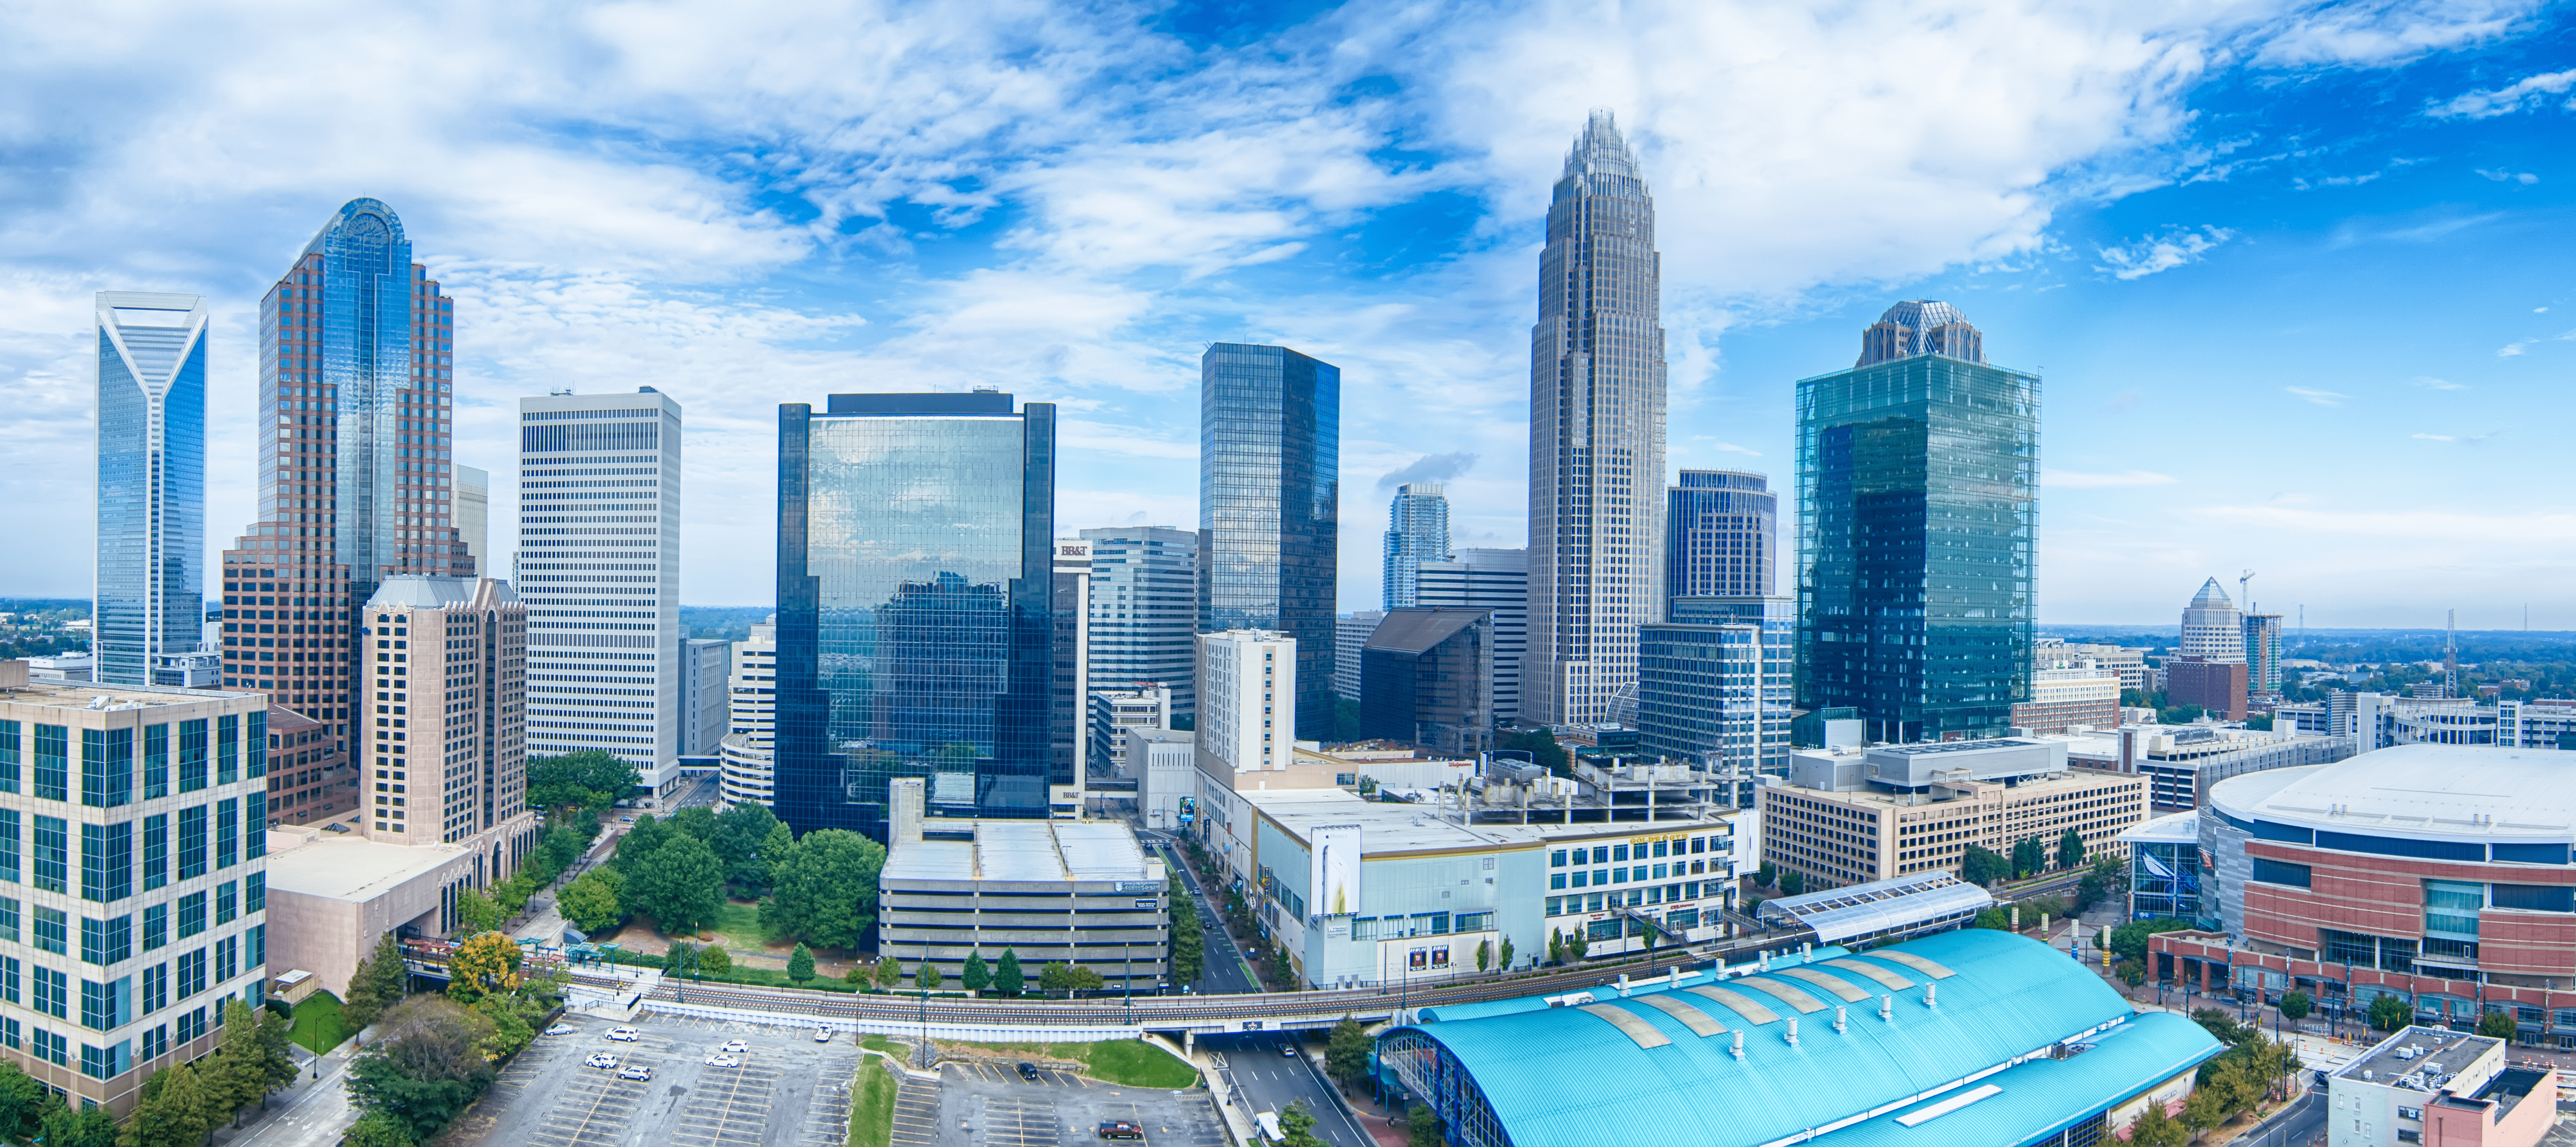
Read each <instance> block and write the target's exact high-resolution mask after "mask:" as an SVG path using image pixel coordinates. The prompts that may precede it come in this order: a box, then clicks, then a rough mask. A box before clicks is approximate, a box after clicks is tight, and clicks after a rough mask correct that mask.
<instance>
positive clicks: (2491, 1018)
mask: <svg viewBox="0 0 2576 1147" xmlns="http://www.w3.org/2000/svg"><path fill="white" fill-rule="evenodd" d="M2514 1031H2515V1028H2514V1022H2513V1016H2511V1015H2509V1014H2507V1013H2505V1012H2488V1013H2487V1014H2485V1015H2482V1016H2479V1017H2478V1034H2479V1035H2482V1036H2486V1037H2489V1038H2491V1039H2502V1040H2510V1039H2512V1038H2513V1037H2514Z"/></svg>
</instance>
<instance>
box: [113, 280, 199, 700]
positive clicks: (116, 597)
mask: <svg viewBox="0 0 2576 1147" xmlns="http://www.w3.org/2000/svg"><path fill="white" fill-rule="evenodd" d="M97 303H98V552H97V559H98V565H97V576H98V582H97V598H96V600H95V601H94V602H93V603H92V610H91V614H90V616H91V617H92V618H93V619H94V620H95V625H96V637H95V641H94V644H95V645H96V647H97V653H98V657H97V664H98V671H97V672H98V679H99V680H100V681H103V682H109V683H113V684H119V685H149V684H153V683H154V677H153V670H154V668H155V667H156V666H157V665H158V663H159V658H160V657H161V656H163V655H166V654H172V653H186V652H190V651H192V650H195V649H196V648H197V645H198V643H199V642H200V641H201V640H203V639H204V635H205V599H204V597H203V596H202V595H203V593H204V590H205V550H206V324H207V312H206V306H205V300H204V299H202V298H200V297H198V296H196V295H165V294H145V293H139V292H125V291H103V292H100V293H99V295H98V299H97Z"/></svg>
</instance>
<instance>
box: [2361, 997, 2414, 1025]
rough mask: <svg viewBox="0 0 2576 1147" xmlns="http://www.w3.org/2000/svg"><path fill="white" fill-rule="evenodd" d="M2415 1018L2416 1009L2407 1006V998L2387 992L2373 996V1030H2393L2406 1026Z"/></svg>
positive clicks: (2371, 1014) (2371, 1001)
mask: <svg viewBox="0 0 2576 1147" xmlns="http://www.w3.org/2000/svg"><path fill="white" fill-rule="evenodd" d="M2413 1018H2414V1009H2413V1008H2409V1007H2407V1006H2406V1001H2405V1000H2403V999H2400V998H2398V997H2396V996H2393V995H2387V994H2381V995H2377V996H2373V997H2371V1000H2370V1026H2371V1029H2372V1030H2373V1031H2384V1032H2393V1031H2396V1030H2397V1029H2399V1028H2402V1027H2405V1026H2406V1025H2407V1023H2408V1022H2409V1021H2411V1020H2412V1019H2413Z"/></svg>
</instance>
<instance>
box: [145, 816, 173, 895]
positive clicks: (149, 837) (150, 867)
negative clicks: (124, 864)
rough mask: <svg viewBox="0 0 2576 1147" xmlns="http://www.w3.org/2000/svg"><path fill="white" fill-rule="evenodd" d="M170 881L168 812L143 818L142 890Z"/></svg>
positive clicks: (147, 890)
mask: <svg viewBox="0 0 2576 1147" xmlns="http://www.w3.org/2000/svg"><path fill="white" fill-rule="evenodd" d="M168 883H170V814H168V813H162V814H160V815H158V816H147V817H144V818H143V890H144V891H146V892H149V891H151V890H153V889H155V888H159V887H161V886H163V885H165V884H168Z"/></svg>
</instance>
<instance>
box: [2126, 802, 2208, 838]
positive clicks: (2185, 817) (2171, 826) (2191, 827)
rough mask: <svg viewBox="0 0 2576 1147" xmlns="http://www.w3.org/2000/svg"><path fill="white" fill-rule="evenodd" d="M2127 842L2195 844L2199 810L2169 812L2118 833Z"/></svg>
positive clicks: (2197, 834)
mask: <svg viewBox="0 0 2576 1147" xmlns="http://www.w3.org/2000/svg"><path fill="white" fill-rule="evenodd" d="M2120 840H2121V841H2122V842H2123V843H2127V844H2196V843H2198V842H2199V841H2200V810H2198V809H2191V810H2186V811H2184V812H2177V813H2170V814H2167V815H2165V816H2160V817H2157V818H2155V819H2153V820H2150V821H2146V822H2144V823H2142V824H2137V825H2133V826H2131V827H2130V828H2128V829H2127V830H2125V831H2123V832H2121V833H2120Z"/></svg>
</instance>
